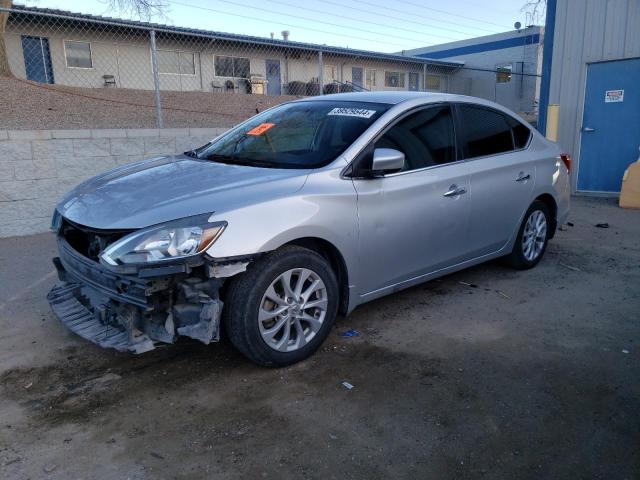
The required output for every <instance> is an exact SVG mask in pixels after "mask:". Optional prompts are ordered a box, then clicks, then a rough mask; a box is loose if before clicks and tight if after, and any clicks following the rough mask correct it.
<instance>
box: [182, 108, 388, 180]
mask: <svg viewBox="0 0 640 480" xmlns="http://www.w3.org/2000/svg"><path fill="white" fill-rule="evenodd" d="M388 108H389V105H386V104H378V103H364V102H329V101H322V100H316V101H313V100H309V101H304V102H294V103H288V104H285V105H281V106H279V107H276V108H274V109H271V110H268V111H266V112H264V113H261V114H259V115H256V116H255V117H253V118H251V119H249V120H247V121H246V122H244V123H243V124H242V125H240V127H239V128H237V129H234V130H232V131H230V132H229V133H228V134H226V135H223V136H222V137H220V138H218V139H217V140H215V141H214V142H212V143H210V144H208V145H205V146H204V147H201V148H199V149H197V150H195V151H192V152H188V154H190V155H191V156H194V157H197V158H202V159H207V160H212V161H216V162H223V163H233V164H240V165H251V166H257V167H269V168H316V167H321V166H324V165H327V164H328V163H329V162H331V161H333V160H334V159H335V158H337V157H338V156H339V155H340V154H341V153H342V152H344V150H345V149H346V148H347V147H348V146H349V145H351V144H352V143H353V142H354V140H355V139H356V138H358V137H359V136H360V135H361V134H362V133H363V132H364V131H365V130H366V129H367V128H368V127H369V126H370V125H371V124H372V123H373V122H374V121H375V120H376V119H378V118H379V117H380V115H382V114H383V113H384V112H385V111H386V110H388Z"/></svg>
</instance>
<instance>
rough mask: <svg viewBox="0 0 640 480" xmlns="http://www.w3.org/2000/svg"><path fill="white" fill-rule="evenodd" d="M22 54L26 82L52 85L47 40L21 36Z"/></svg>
mask: <svg viewBox="0 0 640 480" xmlns="http://www.w3.org/2000/svg"><path fill="white" fill-rule="evenodd" d="M22 53H23V55H24V68H25V71H26V73H27V80H33V81H34V82H40V83H53V67H52V65H51V51H50V50H49V39H48V38H43V37H30V36H27V35H23V36H22Z"/></svg>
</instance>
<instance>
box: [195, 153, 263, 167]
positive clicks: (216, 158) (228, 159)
mask: <svg viewBox="0 0 640 480" xmlns="http://www.w3.org/2000/svg"><path fill="white" fill-rule="evenodd" d="M205 158H206V159H207V160H211V161H212V162H218V163H227V164H229V165H245V166H248V167H266V168H273V167H274V165H273V164H272V163H269V162H261V161H259V160H250V159H246V158H239V157H234V156H233V155H217V154H215V153H213V154H211V155H207V156H206V157H205Z"/></svg>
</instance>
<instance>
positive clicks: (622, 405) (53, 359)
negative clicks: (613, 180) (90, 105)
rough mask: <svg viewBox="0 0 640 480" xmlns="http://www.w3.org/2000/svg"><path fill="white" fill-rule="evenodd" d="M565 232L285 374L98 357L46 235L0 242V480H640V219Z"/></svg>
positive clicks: (587, 223)
mask: <svg viewBox="0 0 640 480" xmlns="http://www.w3.org/2000/svg"><path fill="white" fill-rule="evenodd" d="M570 221H571V222H573V224H574V226H573V227H571V226H567V227H566V230H564V231H560V232H558V234H557V236H556V238H555V239H554V240H553V241H552V242H551V244H550V247H549V250H548V251H547V254H546V256H545V258H544V259H543V261H542V262H541V263H540V265H539V266H538V267H537V268H535V269H533V270H530V271H526V272H516V271H513V270H510V269H508V268H505V267H503V266H501V265H500V264H499V263H497V262H492V263H489V264H485V265H481V266H478V267H475V268H472V269H470V270H467V271H463V272H460V273H457V274H454V275H450V276H447V277H445V278H442V279H440V280H436V281H433V282H431V283H427V284H425V285H422V286H418V287H415V288H412V289H410V290H406V291H404V292H401V293H398V294H395V295H393V296H389V297H387V298H384V299H381V300H378V301H375V302H373V303H370V304H367V305H365V306H362V307H360V308H358V309H357V310H356V311H355V312H354V313H353V314H352V315H351V316H350V317H348V318H346V319H345V318H343V319H340V320H339V321H338V323H337V325H336V328H335V329H334V331H333V332H332V334H331V336H330V338H329V339H328V340H327V341H326V343H325V345H324V346H323V348H322V350H321V351H319V352H318V353H317V354H316V355H315V356H313V357H312V358H311V359H310V360H308V361H306V362H303V363H301V364H298V365H295V366H293V367H289V368H284V369H280V370H268V369H263V368H258V367H256V366H254V365H252V364H251V363H249V362H248V361H246V360H245V359H244V358H243V357H241V356H240V355H239V354H238V353H236V352H235V351H234V350H233V349H232V348H231V347H230V346H229V345H227V344H225V343H222V344H216V345H212V346H209V347H206V346H202V345H200V344H197V343H195V342H181V343H180V344H178V345H176V346H174V347H171V348H166V349H161V350H156V351H154V352H150V353H148V354H145V355H142V356H138V357H133V356H129V355H125V354H118V353H114V352H112V351H106V350H101V349H99V348H98V347H95V346H93V345H91V344H89V343H87V342H85V341H83V340H81V339H79V338H77V337H75V336H74V335H73V334H71V333H69V332H67V331H66V330H65V329H64V328H63V327H62V326H61V325H60V324H59V323H58V322H57V321H56V320H55V319H54V318H53V316H52V314H51V313H50V311H49V308H48V305H47V303H46V300H45V295H46V292H47V290H48V289H49V288H50V287H51V285H52V284H53V283H54V281H55V278H54V274H53V272H52V266H51V263H50V258H51V257H52V256H53V255H54V242H53V238H52V237H51V235H49V234H43V235H37V236H31V237H22V238H8V239H2V240H0V284H1V285H2V288H1V289H0V326H1V328H2V334H1V335H0V384H1V387H0V478H3V479H27V478H31V479H36V478H58V479H76V478H78V479H79V478H82V479H124V478H130V479H152V478H153V479H157V478H161V479H165V478H166V479H197V478H217V479H236V478H238V479H239V478H243V479H253V478H274V479H282V478H319V479H332V478H335V479H344V478H356V479H372V478H434V479H448V478H462V479H465V478H488V479H506V478H510V479H511V478H531V479H541V478H544V479H550V478H553V479H565V478H566V479H600V478H602V479H629V480H631V479H637V478H640V415H639V412H640V383H639V379H640V361H639V358H640V211H628V210H627V211H625V210H621V209H619V208H618V207H617V206H616V205H615V203H614V201H613V200H604V199H588V198H576V199H574V201H573V210H572V214H571V218H570ZM600 222H608V223H609V225H610V228H608V229H602V228H596V227H595V224H597V223H600ZM350 328H353V329H356V330H357V331H358V332H360V336H358V337H352V338H345V337H342V336H340V333H341V332H344V331H345V330H347V329H350ZM344 381H347V382H349V383H351V384H353V385H354V388H353V389H351V390H348V389H346V388H345V387H344V386H343V385H342V382H344Z"/></svg>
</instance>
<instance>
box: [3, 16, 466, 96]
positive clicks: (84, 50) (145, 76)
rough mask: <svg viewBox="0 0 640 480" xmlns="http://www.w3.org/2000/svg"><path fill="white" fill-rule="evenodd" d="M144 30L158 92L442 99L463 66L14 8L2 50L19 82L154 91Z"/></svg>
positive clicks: (285, 41)
mask: <svg viewBox="0 0 640 480" xmlns="http://www.w3.org/2000/svg"><path fill="white" fill-rule="evenodd" d="M152 31H153V32H155V37H156V48H157V72H158V82H159V87H160V89H162V90H178V91H195V90H197V91H212V92H235V93H258V94H268V95H281V94H293V95H317V94H319V93H320V91H321V90H322V91H323V92H324V93H333V92H337V91H349V90H427V89H431V90H435V91H450V88H449V86H450V85H452V84H453V83H454V82H450V81H449V80H450V79H449V77H450V76H451V75H452V74H453V73H455V72H456V71H458V70H459V69H460V68H461V67H462V66H463V62H455V61H454V62H451V61H438V60H430V59H425V58H414V57H406V56H400V55H395V54H384V53H377V52H370V51H360V50H352V49H345V48H337V47H328V46H320V45H314V44H306V43H299V42H293V41H289V40H286V39H274V38H271V39H269V38H260V37H248V36H244V35H235V34H227V33H220V32H209V31H201V30H192V29H185V28H179V27H171V26H167V25H155V24H149V23H142V22H133V21H125V20H117V19H111V18H102V17H96V16H91V15H83V14H77V13H72V12H67V11H61V10H50V9H42V8H31V7H21V6H15V7H14V9H13V10H12V13H11V14H10V16H9V19H8V23H7V27H6V33H5V43H6V48H7V53H8V57H9V63H10V66H11V69H12V72H13V73H14V75H16V76H17V77H19V78H24V79H28V80H34V81H38V82H42V83H51V84H58V85H68V86H76V87H90V88H113V87H117V88H133V89H154V69H153V56H152V48H151V38H150V37H151V32H152ZM283 33H285V34H286V32H283ZM425 86H426V88H425ZM456 93H465V92H456Z"/></svg>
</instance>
